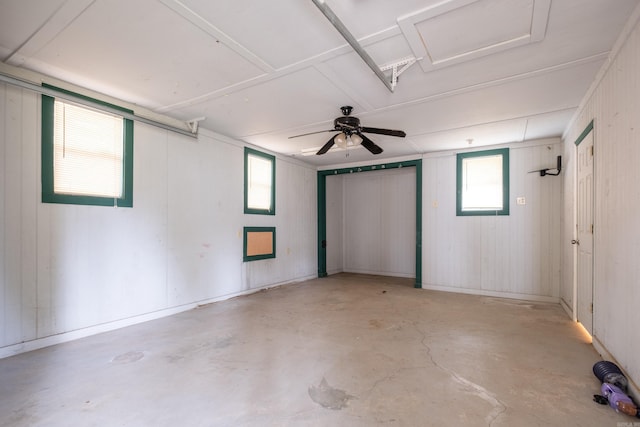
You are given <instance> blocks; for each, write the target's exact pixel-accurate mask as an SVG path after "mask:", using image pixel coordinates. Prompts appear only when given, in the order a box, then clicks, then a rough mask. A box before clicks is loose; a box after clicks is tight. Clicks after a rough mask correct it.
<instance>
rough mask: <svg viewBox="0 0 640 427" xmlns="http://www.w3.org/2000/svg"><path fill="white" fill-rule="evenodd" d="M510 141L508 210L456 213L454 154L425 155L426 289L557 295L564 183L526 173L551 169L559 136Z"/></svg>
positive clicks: (540, 297) (554, 298)
mask: <svg viewBox="0 0 640 427" xmlns="http://www.w3.org/2000/svg"><path fill="white" fill-rule="evenodd" d="M509 147H510V156H509V157H510V215H508V216H477V217H473V216H460V217H458V216H456V155H455V153H451V152H449V153H438V154H433V155H425V156H424V158H423V161H422V162H423V163H422V167H423V224H422V228H423V234H422V248H423V249H422V251H423V252H422V254H423V261H422V285H423V287H424V288H428V289H438V290H446V291H454V292H465V293H477V294H484V295H496V296H505V297H514V298H524V299H538V300H544V301H555V302H557V301H559V292H560V246H559V245H560V224H561V222H560V215H561V212H562V211H561V189H562V185H561V184H562V181H561V178H560V177H554V176H545V177H541V176H540V175H539V174H537V173H528V172H529V171H531V170H536V169H542V168H555V166H556V156H558V155H560V154H561V148H562V147H561V145H560V140H559V139H550V140H543V141H536V142H529V143H519V144H511V145H510V146H509ZM518 197H524V198H525V202H526V204H525V205H517V204H516V198H518Z"/></svg>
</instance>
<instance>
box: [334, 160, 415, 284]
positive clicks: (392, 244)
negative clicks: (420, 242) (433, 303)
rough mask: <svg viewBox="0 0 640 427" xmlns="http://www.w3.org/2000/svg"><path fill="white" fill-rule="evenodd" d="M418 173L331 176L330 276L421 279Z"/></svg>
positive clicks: (398, 171) (396, 171)
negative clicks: (417, 258)
mask: <svg viewBox="0 0 640 427" xmlns="http://www.w3.org/2000/svg"><path fill="white" fill-rule="evenodd" d="M415 224H416V171H415V168H414V167H407V168H400V169H387V170H377V171H369V172H362V173H354V174H345V175H329V176H327V244H328V246H327V272H328V273H329V274H333V273H336V272H341V271H344V272H349V273H363V274H376V275H383V276H397V277H415V245H416V239H415V231H416V226H415Z"/></svg>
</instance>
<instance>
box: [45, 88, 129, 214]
mask: <svg viewBox="0 0 640 427" xmlns="http://www.w3.org/2000/svg"><path fill="white" fill-rule="evenodd" d="M96 102H97V101H96ZM132 169H133V123H132V122H131V120H128V119H124V118H123V117H122V116H118V115H115V114H112V113H107V112H103V111H98V110H96V109H93V108H89V107H84V106H81V105H77V104H74V103H71V102H67V101H63V100H59V99H55V98H52V97H50V96H47V95H43V96H42V201H43V202H46V203H68V204H83V205H101V206H125V207H131V206H132V205H133V203H132V190H133V185H132V174H133V173H132Z"/></svg>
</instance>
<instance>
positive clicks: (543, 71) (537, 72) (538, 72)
mask: <svg viewBox="0 0 640 427" xmlns="http://www.w3.org/2000/svg"><path fill="white" fill-rule="evenodd" d="M607 55H608V52H603V53H599V54H596V55H592V56H588V57H585V58H580V59H577V60H574V61H569V62H564V63H562V64H557V65H552V66H549V67H545V68H540V69H537V70H533V71H528V72H526V73H521V74H514V75H512V76H507V77H503V78H499V79H495V80H490V81H488V82H483V83H477V84H473V85H469V86H465V87H461V88H458V89H453V90H449V91H446V92H441V93H436V94H433V95H429V96H425V97H423V98H419V99H413V100H411V101H406V102H401V103H397V104H392V105H389V106H387V107H382V108H379V109H377V110H376V112H378V113H379V112H384V111H392V110H395V109H398V108H400V107H406V106H410V105H419V104H422V103H425V102H429V101H435V100H438V99H442V98H448V97H450V96H455V95H460V94H464V93H468V92H473V91H475V90H479V89H486V88H490V87H493V86H498V85H501V84H504V83H510V82H515V81H518V80H525V79H528V78H533V77H538V76H541V75H544V74H550V73H554V72H557V71H563V70H566V69H568V68H572V67H576V66H580V65H584V64H589V63H591V62H597V61H602V60H604V59H605V58H606V57H607Z"/></svg>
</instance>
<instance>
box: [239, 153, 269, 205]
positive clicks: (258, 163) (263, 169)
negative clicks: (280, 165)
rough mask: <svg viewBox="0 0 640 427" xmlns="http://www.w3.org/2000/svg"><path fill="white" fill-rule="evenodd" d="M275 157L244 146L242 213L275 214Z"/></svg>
mask: <svg viewBox="0 0 640 427" xmlns="http://www.w3.org/2000/svg"><path fill="white" fill-rule="evenodd" d="M275 182H276V158H275V157H274V156H272V155H269V154H265V153H262V152H260V151H257V150H253V149H251V148H248V147H245V149H244V213H246V214H262V215H275V213H276V188H275Z"/></svg>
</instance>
